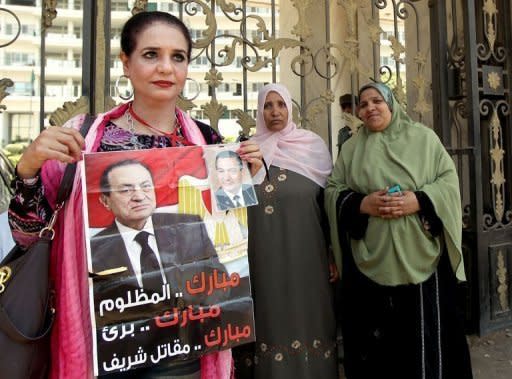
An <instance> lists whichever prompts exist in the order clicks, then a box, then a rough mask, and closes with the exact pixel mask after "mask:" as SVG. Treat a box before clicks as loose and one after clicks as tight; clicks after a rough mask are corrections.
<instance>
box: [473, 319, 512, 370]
mask: <svg viewBox="0 0 512 379" xmlns="http://www.w3.org/2000/svg"><path fill="white" fill-rule="evenodd" d="M468 341H469V348H470V351H471V362H472V364H473V375H474V379H512V329H504V330H500V331H498V332H495V333H493V334H490V335H488V336H485V337H482V338H479V337H477V336H470V337H469V338H468Z"/></svg>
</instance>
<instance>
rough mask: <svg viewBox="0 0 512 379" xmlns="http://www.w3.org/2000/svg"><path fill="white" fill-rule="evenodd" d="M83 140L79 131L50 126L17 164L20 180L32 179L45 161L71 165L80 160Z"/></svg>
mask: <svg viewBox="0 0 512 379" xmlns="http://www.w3.org/2000/svg"><path fill="white" fill-rule="evenodd" d="M84 145H85V142H84V139H83V137H82V135H81V134H80V132H79V131H77V130H75V129H70V128H63V127H60V126H52V127H50V128H48V129H45V130H44V131H42V132H41V134H39V136H38V137H37V138H36V139H35V140H34V142H32V143H31V144H30V145H29V146H28V148H27V150H26V151H25V152H24V153H23V155H22V157H21V159H20V161H19V162H18V174H19V175H20V177H22V178H30V177H34V176H35V175H36V174H37V172H38V171H39V169H40V168H41V166H42V165H43V164H44V162H46V161H47V160H51V159H56V160H59V161H61V162H64V163H72V162H75V161H77V160H79V159H80V158H81V155H82V149H83V147H84Z"/></svg>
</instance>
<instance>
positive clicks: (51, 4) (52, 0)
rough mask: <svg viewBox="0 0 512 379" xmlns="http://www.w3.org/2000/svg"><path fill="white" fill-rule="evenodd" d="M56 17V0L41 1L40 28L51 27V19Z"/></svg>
mask: <svg viewBox="0 0 512 379" xmlns="http://www.w3.org/2000/svg"><path fill="white" fill-rule="evenodd" d="M55 17H57V0H44V1H43V15H42V20H41V21H42V29H43V30H46V29H47V28H49V27H51V26H52V24H53V20H54V19H55Z"/></svg>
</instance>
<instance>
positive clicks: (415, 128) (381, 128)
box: [325, 83, 472, 379]
mask: <svg viewBox="0 0 512 379" xmlns="http://www.w3.org/2000/svg"><path fill="white" fill-rule="evenodd" d="M359 99H360V104H359V108H358V115H359V117H360V118H361V119H362V120H363V122H364V126H365V128H362V129H360V131H359V133H358V134H357V135H356V136H354V137H353V138H351V139H349V140H348V141H347V142H346V143H345V145H344V146H343V149H342V150H341V153H340V155H339V157H338V160H337V162H336V165H335V167H334V170H333V173H332V175H331V176H330V178H329V179H328V182H327V187H326V189H325V196H326V209H327V213H328V216H329V222H330V227H331V236H332V244H333V248H334V251H335V257H336V263H337V264H338V268H339V272H341V273H342V276H341V280H342V283H341V286H342V332H343V343H344V349H345V372H346V375H347V377H348V378H349V379H359V378H361V379H363V378H364V379H370V378H378V377H389V378H403V379H415V378H418V379H419V378H422V379H424V378H458V379H466V378H472V374H471V363H470V358H469V351H468V347H467V343H466V339H465V336H464V333H463V330H462V323H461V320H459V319H458V317H457V312H456V306H455V305H456V300H455V293H456V283H457V280H465V275H464V265H463V261H462V252H461V235H462V214H461V206H460V194H459V181H458V177H457V172H456V170H455V166H454V164H453V161H452V159H451V158H450V156H449V155H448V153H447V152H446V150H445V149H444V147H443V145H442V144H441V142H440V140H439V138H438V137H437V135H436V134H435V133H434V132H433V131H432V130H431V129H429V128H427V127H425V126H424V125H422V124H419V123H417V122H414V121H412V120H411V119H410V118H409V116H408V115H407V114H406V113H405V111H404V110H403V109H402V107H401V106H400V104H398V102H397V101H396V100H395V98H394V96H393V94H392V92H391V90H390V89H389V88H388V87H387V86H385V85H383V84H381V83H371V84H368V85H365V86H363V87H362V88H361V90H360V91H359Z"/></svg>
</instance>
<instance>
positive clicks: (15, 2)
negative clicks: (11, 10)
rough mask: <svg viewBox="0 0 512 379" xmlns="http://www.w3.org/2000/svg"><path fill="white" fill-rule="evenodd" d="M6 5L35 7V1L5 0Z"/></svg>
mask: <svg viewBox="0 0 512 379" xmlns="http://www.w3.org/2000/svg"><path fill="white" fill-rule="evenodd" d="M6 4H7V5H26V6H31V7H35V6H36V0H7V2H6Z"/></svg>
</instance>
